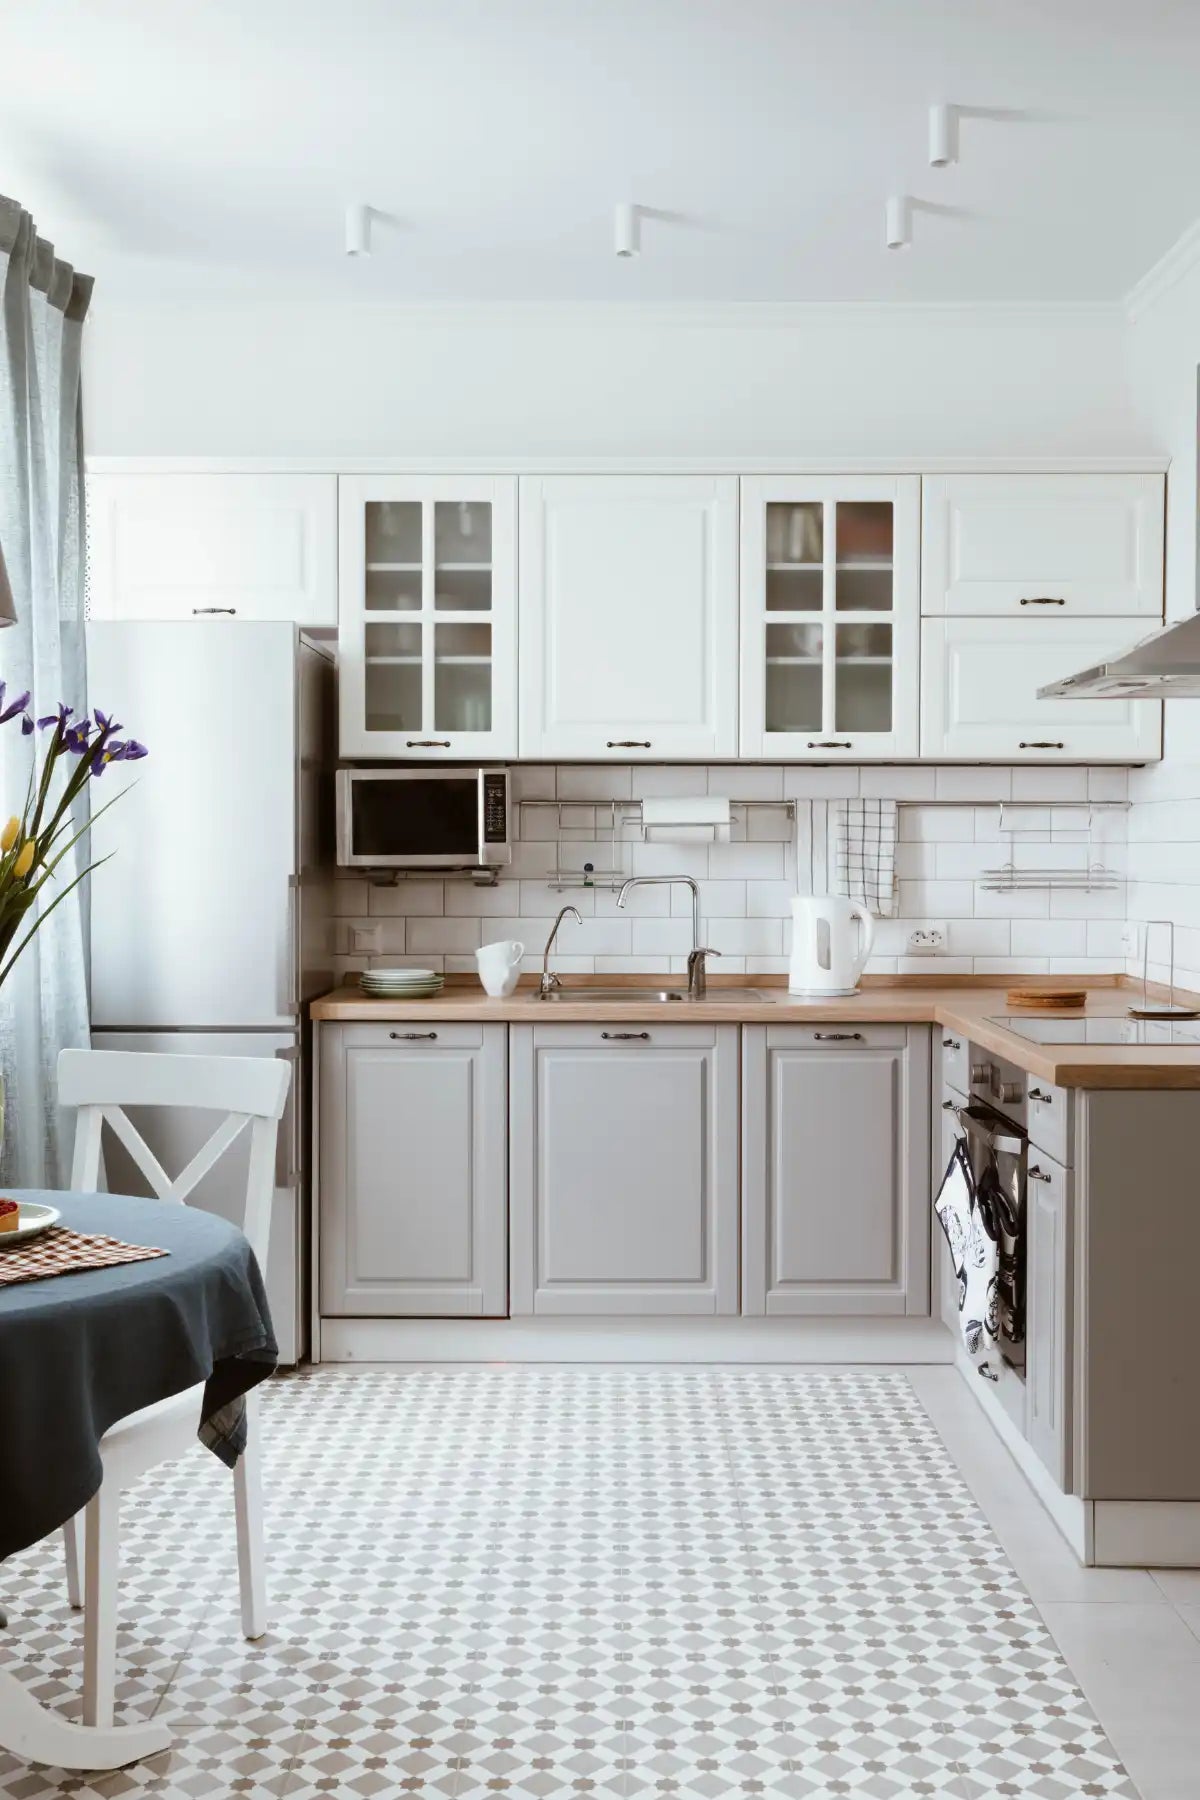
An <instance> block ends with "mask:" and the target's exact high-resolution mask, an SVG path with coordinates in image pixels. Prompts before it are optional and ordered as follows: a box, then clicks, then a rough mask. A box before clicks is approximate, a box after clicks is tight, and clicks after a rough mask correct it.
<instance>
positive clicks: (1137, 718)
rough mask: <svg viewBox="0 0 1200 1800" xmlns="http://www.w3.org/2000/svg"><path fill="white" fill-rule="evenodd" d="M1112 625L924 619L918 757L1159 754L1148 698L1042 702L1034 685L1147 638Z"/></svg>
mask: <svg viewBox="0 0 1200 1800" xmlns="http://www.w3.org/2000/svg"><path fill="white" fill-rule="evenodd" d="M1145 631H1146V622H1145V620H1144V619H1138V618H1133V617H1127V618H1113V619H1098V618H1093V619H1083V618H1080V619H990V618H975V619H962V618H943V619H923V620H922V621H921V754H922V756H930V757H947V758H962V759H965V760H970V761H974V760H983V761H992V762H1007V763H1020V762H1033V763H1038V762H1042V763H1045V762H1089V761H1090V762H1147V761H1151V760H1156V759H1157V758H1158V757H1159V756H1161V754H1162V706H1161V703H1156V702H1155V701H1152V700H1066V699H1061V698H1060V699H1053V700H1042V699H1039V697H1038V689H1039V688H1040V687H1042V686H1044V685H1045V684H1046V683H1047V682H1052V681H1058V680H1060V679H1061V678H1062V677H1063V676H1064V675H1070V674H1072V673H1074V672H1075V671H1077V670H1079V669H1081V668H1087V667H1089V666H1090V665H1091V664H1092V663H1099V662H1105V661H1107V660H1109V659H1110V658H1111V657H1112V656H1113V654H1114V653H1115V652H1118V651H1120V650H1124V649H1126V648H1127V647H1128V646H1129V644H1131V643H1132V642H1133V641H1134V639H1135V638H1138V637H1140V636H1145Z"/></svg>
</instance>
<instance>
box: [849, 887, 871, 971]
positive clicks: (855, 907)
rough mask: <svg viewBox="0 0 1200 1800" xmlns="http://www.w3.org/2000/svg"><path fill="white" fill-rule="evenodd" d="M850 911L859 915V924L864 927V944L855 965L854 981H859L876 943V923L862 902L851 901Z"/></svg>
mask: <svg viewBox="0 0 1200 1800" xmlns="http://www.w3.org/2000/svg"><path fill="white" fill-rule="evenodd" d="M850 910H851V912H853V913H857V915H858V919H859V922H860V924H861V925H862V943H861V945H860V946H859V952H858V962H857V964H856V965H855V970H854V979H855V981H857V980H858V978H859V976H860V975H861V974H862V972H863V970H864V969H865V968H866V966H867V958H868V957H869V956H870V954H871V946H872V944H873V943H874V942H875V921H874V919H873V918H872V917H871V915H870V913H869V912H868V911H867V909H866V907H865V906H864V905H863V904H862V902H861V900H851V902H850Z"/></svg>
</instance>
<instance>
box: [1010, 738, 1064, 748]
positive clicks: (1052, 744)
mask: <svg viewBox="0 0 1200 1800" xmlns="http://www.w3.org/2000/svg"><path fill="white" fill-rule="evenodd" d="M1017 749H1018V750H1065V749H1066V745H1065V744H1064V743H1063V742H1062V740H1061V738H1060V739H1058V741H1057V742H1056V741H1055V740H1054V739H1052V738H1033V739H1032V740H1031V741H1030V742H1028V743H1026V741H1025V739H1024V738H1022V739H1021V742H1020V743H1019V744H1018V745H1017Z"/></svg>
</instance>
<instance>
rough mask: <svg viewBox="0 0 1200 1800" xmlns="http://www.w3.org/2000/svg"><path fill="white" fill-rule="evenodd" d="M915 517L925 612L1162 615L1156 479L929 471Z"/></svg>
mask: <svg viewBox="0 0 1200 1800" xmlns="http://www.w3.org/2000/svg"><path fill="white" fill-rule="evenodd" d="M922 511H923V518H922V569H921V611H922V612H923V613H974V614H977V615H978V614H981V613H994V614H1007V615H1009V616H1011V617H1013V618H1025V617H1032V618H1045V619H1047V620H1052V619H1061V618H1064V617H1066V618H1071V617H1073V616H1076V615H1078V616H1083V617H1086V616H1088V615H1092V616H1095V615H1096V614H1100V613H1110V614H1122V613H1123V614H1127V615H1132V614H1139V615H1141V616H1142V617H1143V618H1147V617H1149V618H1158V617H1160V616H1161V613H1162V571H1163V478H1162V476H1161V475H947V476H941V477H938V476H931V477H929V478H927V479H926V481H925V482H924V484H923V506H922ZM1135 635H1136V634H1135Z"/></svg>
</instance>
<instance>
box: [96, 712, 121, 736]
mask: <svg viewBox="0 0 1200 1800" xmlns="http://www.w3.org/2000/svg"><path fill="white" fill-rule="evenodd" d="M92 716H93V718H94V719H95V721H96V724H97V725H98V726H99V727H100V730H101V731H120V729H121V727H120V726H119V725H118V723H117V721H116V720H115V719H111V718H110V717H109V716H108V714H107V713H102V712H101V711H100V708H99V707H96V709H95V712H94V713H93V715H92Z"/></svg>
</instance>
